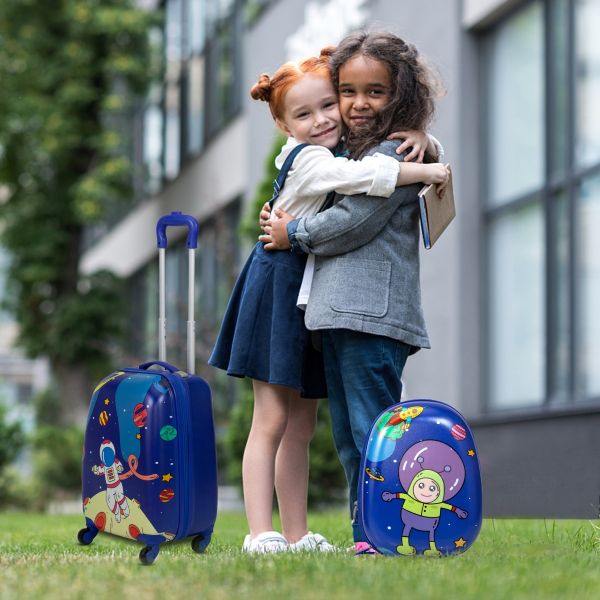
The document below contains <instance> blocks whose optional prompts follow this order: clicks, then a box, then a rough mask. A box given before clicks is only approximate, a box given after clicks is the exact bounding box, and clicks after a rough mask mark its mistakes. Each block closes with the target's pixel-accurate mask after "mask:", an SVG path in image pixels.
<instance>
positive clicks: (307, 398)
mask: <svg viewBox="0 0 600 600" xmlns="http://www.w3.org/2000/svg"><path fill="white" fill-rule="evenodd" d="M330 53H331V50H330V49H326V50H325V51H324V52H322V54H321V56H319V57H313V58H308V59H306V60H303V61H301V62H298V63H286V64H284V65H283V66H282V67H280V68H279V69H278V70H277V71H276V72H275V74H274V75H273V77H272V78H269V76H268V75H266V74H263V75H261V76H260V78H259V80H258V82H257V83H256V84H255V85H254V86H253V87H252V89H251V92H250V93H251V95H252V97H253V98H254V99H256V100H262V101H265V102H268V104H269V108H270V110H271V114H272V116H273V118H274V120H275V123H276V125H277V127H278V128H279V129H280V130H281V131H283V132H284V133H285V134H287V135H288V136H289V139H288V142H287V143H286V144H285V145H284V147H283V149H282V151H281V153H280V154H279V156H278V157H277V159H276V161H275V164H276V165H277V167H279V168H280V169H281V171H280V177H279V178H278V181H277V183H276V186H275V188H276V189H275V194H274V197H275V198H276V199H277V204H276V206H277V207H279V208H282V209H284V210H286V211H289V212H292V213H293V214H295V215H296V216H303V215H306V216H308V215H314V214H316V213H317V212H318V211H319V209H320V208H321V207H322V206H323V204H324V202H325V200H326V196H327V194H328V193H329V192H332V191H336V192H339V193H342V194H359V193H364V194H367V195H371V196H379V197H381V196H383V197H389V196H390V195H391V194H392V193H393V192H394V190H395V187H396V186H397V185H405V184H409V183H416V182H423V183H443V182H445V181H446V180H447V172H446V169H445V167H444V166H443V165H441V164H429V165H422V164H418V163H402V164H400V163H399V162H398V161H397V160H396V159H394V158H392V157H389V156H370V157H365V158H364V159H363V160H360V161H353V160H348V159H347V158H345V157H342V156H336V155H335V154H336V150H337V148H338V145H339V142H340V139H341V137H342V133H343V129H344V125H343V121H342V118H341V116H340V111H339V106H338V96H337V93H336V90H335V89H334V87H333V84H332V81H331V72H330V68H329V55H330ZM411 139H413V140H414V141H415V143H417V142H418V143H420V144H421V145H424V141H423V140H424V139H426V134H424V133H422V132H412V138H411ZM284 183H285V185H284ZM305 264H306V254H303V253H299V254H296V253H290V252H278V251H275V252H267V251H265V250H264V247H263V244H262V243H261V242H258V243H257V244H256V246H255V248H254V250H253V251H252V254H251V255H250V257H249V258H248V260H247V262H246V264H245V266H244V268H243V270H242V272H241V273H240V275H239V278H238V280H237V282H236V284H235V287H234V290H233V292H232V294H231V298H230V300H229V305H228V307H227V310H226V313H225V316H224V318H223V322H222V325H221V330H220V332H219V336H218V339H217V342H216V345H215V348H214V350H213V352H212V355H211V357H210V359H209V363H210V364H211V365H213V366H216V367H218V368H221V369H224V370H226V371H227V373H228V374H229V375H233V376H237V377H250V378H251V379H252V384H253V390H254V413H253V419H252V426H251V430H250V433H249V436H248V441H247V444H246V448H245V451H244V458H243V468H242V477H243V488H244V503H245V508H246V515H247V518H248V525H249V529H250V533H249V534H248V535H247V536H246V539H245V541H244V545H243V549H244V551H247V552H252V553H254V552H280V551H288V550H292V551H298V550H316V551H323V552H327V551H331V550H333V549H334V547H333V546H332V545H331V544H330V543H329V542H327V540H326V539H325V538H324V537H323V536H322V535H320V534H313V533H312V532H309V531H308V524H307V506H306V505H307V489H308V447H309V443H310V440H311V438H312V435H313V433H314V429H315V425H316V415H317V400H318V398H324V397H326V395H327V392H326V385H325V377H324V371H323V364H322V356H321V354H320V352H318V351H317V350H315V348H314V347H313V344H312V342H311V336H310V333H309V332H308V330H307V329H306V327H305V325H304V312H303V311H302V310H300V308H298V307H297V306H296V304H297V300H298V294H299V290H300V286H301V283H302V279H303V274H304V270H305ZM274 489H275V491H276V494H277V500H278V505H279V511H280V517H281V523H282V529H283V531H282V533H279V532H276V531H273V522H272V501H273V490H274Z"/></svg>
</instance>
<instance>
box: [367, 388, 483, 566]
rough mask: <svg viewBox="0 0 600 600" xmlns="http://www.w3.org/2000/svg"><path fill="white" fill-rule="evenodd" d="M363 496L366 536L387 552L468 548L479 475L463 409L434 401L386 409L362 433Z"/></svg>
mask: <svg viewBox="0 0 600 600" xmlns="http://www.w3.org/2000/svg"><path fill="white" fill-rule="evenodd" d="M358 502H359V514H361V515H362V520H363V526H364V530H365V533H366V535H367V537H368V539H369V542H370V543H371V544H372V545H373V546H374V547H375V548H376V549H377V550H379V552H381V553H383V554H388V555H395V556H398V555H401V556H413V555H415V554H424V555H426V556H442V555H448V554H455V553H459V552H464V551H466V550H467V549H469V548H470V547H471V546H472V545H473V542H474V541H475V538H476V537H477V535H478V534H479V531H480V529H481V520H482V502H481V475H480V472H479V461H478V457H477V448H476V447H475V441H474V439H473V434H472V433H471V430H470V429H469V426H468V425H467V423H466V422H465V420H464V418H463V417H462V415H461V414H460V413H459V412H458V411H457V410H455V409H454V408H452V407H451V406H449V405H447V404H444V403H443V402H438V401H436V400H408V401H404V402H401V403H399V404H396V405H394V406H391V407H390V408H388V409H387V410H385V411H384V412H382V413H381V414H380V415H379V416H378V417H377V419H376V420H375V422H374V423H373V425H372V426H371V429H370V431H369V434H368V435H367V437H366V439H365V448H364V451H363V456H362V464H361V479H360V488H359V494H358Z"/></svg>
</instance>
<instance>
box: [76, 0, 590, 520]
mask: <svg viewBox="0 0 600 600" xmlns="http://www.w3.org/2000/svg"><path fill="white" fill-rule="evenodd" d="M164 5H165V14H166V25H165V29H164V31H162V32H157V40H158V42H157V43H161V44H162V45H163V47H164V52H165V57H166V65H167V68H166V77H165V81H164V83H163V85H159V86H156V88H155V89H153V90H152V91H151V93H150V94H149V98H148V103H147V105H146V107H145V110H144V111H143V113H142V114H141V115H140V117H139V119H138V120H137V121H136V125H135V127H133V128H132V130H133V131H134V137H135V140H134V142H135V143H134V144H133V147H134V148H136V149H137V150H136V152H137V155H136V157H137V158H136V160H137V162H138V164H139V165H140V166H141V167H142V168H143V170H144V171H143V172H144V173H145V175H144V177H142V180H141V182H140V183H139V189H140V190H141V191H140V201H139V202H138V204H137V205H136V207H135V208H134V209H133V210H132V211H130V212H129V213H127V214H123V215H118V217H117V218H116V219H115V220H114V222H112V223H111V225H110V227H106V228H105V229H104V230H103V231H99V232H96V234H95V235H94V236H92V237H91V238H90V239H91V240H92V241H91V242H90V244H89V247H88V249H87V251H86V253H85V255H84V257H83V261H82V269H83V270H85V271H93V270H95V269H97V268H100V267H108V268H111V269H113V270H114V271H116V272H117V273H118V274H120V275H122V276H124V277H126V278H127V279H128V280H129V282H130V286H129V287H130V291H131V307H132V317H131V335H130V339H131V348H130V353H131V357H132V360H133V359H138V358H139V359H140V360H141V359H146V358H147V357H149V356H152V355H153V354H155V339H156V315H157V307H156V279H157V274H156V267H155V262H156V251H155V240H154V237H153V228H154V224H155V221H156V219H157V218H158V217H159V216H160V215H161V214H164V213H166V212H169V211H171V210H182V211H184V212H189V213H191V214H194V215H195V216H196V217H198V219H199V221H200V228H201V243H200V251H199V254H198V257H199V266H198V285H197V289H196V297H197V314H198V315H199V317H198V327H197V330H198V332H199V336H198V357H199V359H198V363H199V364H198V367H199V371H200V372H202V373H204V374H206V376H207V377H208V378H209V379H210V380H211V383H212V384H213V386H214V390H215V398H216V403H217V404H218V405H219V406H221V407H225V408H226V407H227V406H229V405H230V403H231V402H232V401H233V399H234V396H235V386H233V385H232V384H231V382H230V381H228V380H227V378H226V377H221V376H219V375H218V374H215V373H211V372H210V371H209V370H208V369H207V368H206V367H205V366H204V364H205V359H206V357H207V356H208V353H209V351H210V348H211V345H212V343H213V341H214V336H215V334H216V330H217V328H218V325H219V321H220V318H221V316H222V313H223V310H224V308H225V304H226V302H227V297H228V293H229V291H230V289H231V286H232V284H233V281H234V280H235V276H236V274H237V272H238V271H239V268H240V266H241V264H242V263H243V260H244V259H245V256H246V253H247V251H248V246H249V243H248V242H244V241H243V240H242V239H241V238H240V236H239V235H238V229H237V228H238V224H239V222H240V219H241V218H242V215H243V214H245V212H246V211H247V210H248V208H249V206H250V203H251V200H252V198H253V196H254V190H255V189H256V187H257V185H258V183H259V182H260V180H261V179H262V178H263V175H264V172H265V164H264V163H265V159H266V157H268V155H269V154H270V152H271V149H272V144H273V138H274V126H273V122H272V120H271V117H270V114H269V112H268V110H267V108H266V106H265V105H264V104H262V103H257V102H253V101H252V100H251V99H250V98H249V95H248V90H249V88H250V86H251V85H252V84H253V83H254V82H255V81H256V78H257V77H258V75H259V74H260V73H262V72H272V71H273V70H274V69H275V68H276V67H277V66H278V65H279V64H281V63H282V62H283V61H285V60H287V59H288V58H297V57H299V56H302V55H307V54H314V53H316V52H318V50H319V49H320V47H322V46H324V45H327V44H332V43H336V42H337V41H339V39H341V37H342V36H343V35H344V34H345V33H346V32H347V31H349V30H351V29H355V28H359V27H361V26H365V27H367V28H369V29H373V28H380V29H388V30H391V31H393V32H394V33H396V34H398V35H400V36H401V37H403V38H405V39H406V40H408V41H411V42H412V43H414V44H415V45H416V46H417V48H419V50H420V51H421V53H422V54H423V55H425V56H426V57H427V58H428V60H429V62H430V63H432V64H433V65H435V67H436V68H437V70H438V71H439V73H440V74H441V76H442V79H443V81H444V84H445V88H446V92H447V93H446V95H445V96H444V97H443V98H442V99H441V100H440V101H439V104H438V111H437V117H436V120H435V122H434V124H433V126H432V133H434V134H435V135H436V137H438V139H440V140H441V141H442V142H443V144H444V147H445V151H446V157H447V159H448V160H449V161H450V162H451V164H452V167H453V173H454V181H455V197H456V200H457V213H458V214H457V218H456V220H455V222H454V223H453V225H452V226H451V227H450V228H449V230H448V231H447V232H446V233H445V234H444V236H443V237H442V238H441V239H440V241H439V242H438V243H437V244H436V246H435V247H434V248H433V249H432V250H430V251H423V253H422V257H421V270H422V271H421V281H422V292H423V302H424V310H425V316H426V321H427V324H428V329H429V333H430V338H431V341H432V349H431V350H428V351H421V352H419V353H417V355H415V356H414V357H412V358H411V359H410V360H409V363H408V365H407V368H406V371H405V383H406V395H407V396H408V397H432V398H437V399H441V400H444V401H446V402H448V403H450V404H452V405H454V406H456V407H457V408H458V409H459V410H461V411H462V412H463V413H464V414H465V415H466V417H467V419H469V421H470V422H471V423H472V424H473V426H474V431H475V436H476V440H477V443H478V453H479V458H480V461H481V465H482V469H483V477H484V508H485V512H486V514H487V515H489V516H492V515H496V516H502V515H520V516H548V517H596V516H597V515H598V509H599V496H600V452H599V450H600V448H599V446H600V435H598V431H599V429H600V368H599V367H600V361H599V357H600V316H599V313H598V311H597V310H595V308H596V306H598V304H600V248H599V245H600V244H599V242H597V241H596V240H597V238H596V236H595V235H594V234H593V232H594V230H595V229H596V225H600V131H599V130H600V116H598V111H597V110H595V107H596V102H598V101H599V100H600V42H599V41H598V39H599V38H598V36H597V35H596V31H598V25H600V5H599V4H598V3H597V2H595V1H594V0H462V1H461V0H424V1H421V2H410V1H408V0H403V1H398V0H352V1H350V0H345V1H341V0H246V1H243V0H166V2H165V3H164ZM172 247H173V248H172V250H171V251H170V252H168V253H167V256H168V261H169V262H168V265H169V273H170V277H171V279H170V283H169V294H170V295H171V302H169V307H170V308H169V310H170V314H169V315H168V317H169V318H168V323H169V325H168V326H169V349H170V352H171V355H170V358H172V359H173V360H174V361H175V360H177V361H181V359H182V357H181V350H178V348H179V349H181V348H185V344H183V343H182V336H183V334H184V332H185V306H184V300H185V298H186V294H185V285H186V282H185V273H186V270H185V253H184V247H183V245H182V244H181V240H177V238H173V244H172ZM597 303H598V304H597Z"/></svg>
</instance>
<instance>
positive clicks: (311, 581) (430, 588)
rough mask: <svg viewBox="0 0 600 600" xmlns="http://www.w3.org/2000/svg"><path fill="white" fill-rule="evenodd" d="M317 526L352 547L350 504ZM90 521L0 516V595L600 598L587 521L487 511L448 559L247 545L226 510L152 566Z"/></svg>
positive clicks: (237, 520) (315, 521)
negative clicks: (85, 532) (462, 548)
mask: <svg viewBox="0 0 600 600" xmlns="http://www.w3.org/2000/svg"><path fill="white" fill-rule="evenodd" d="M310 524H311V527H312V528H313V529H314V530H315V531H320V532H322V533H324V534H326V535H327V537H328V538H330V540H331V541H332V542H334V543H335V544H337V545H339V546H341V547H346V546H349V545H350V537H349V536H350V528H349V523H348V521H347V519H346V517H345V515H344V514H342V513H338V512H336V513H320V514H314V515H311V520H310ZM82 526H83V518H81V517H76V516H75V517H72V516H46V515H37V514H36V515H29V514H20V513H3V514H0V598H2V599H4V598H7V599H8V598H10V599H11V600H12V599H13V598H17V599H18V598H27V599H30V598H31V599H35V598H44V599H50V600H52V599H54V598H57V599H60V600H66V599H69V598H89V599H93V600H103V599H104V598H111V599H113V598H114V599H118V600H123V599H127V600H128V599H130V598H133V599H136V600H145V599H153V598H160V599H161V600H163V599H164V600H176V599H187V598H202V599H213V598H215V599H216V598H219V599H220V598H223V599H228V600H229V599H234V598H266V599H268V600H271V599H278V598H286V599H287V600H296V599H303V598H324V599H326V600H333V599H337V598H339V599H344V600H354V599H363V598H364V599H369V600H378V599H380V598H387V599H390V600H392V599H394V600H396V599H397V600H404V599H407V600H421V599H428V598H435V599H437V598H440V599H444V600H446V599H454V598H456V599H461V600H462V599H468V598H474V599H477V600H488V599H495V598H507V599H516V598H523V599H525V598H527V599H528V600H530V599H538V598H544V599H545V598H560V599H561V600H562V599H565V598H577V599H578V600H581V599H587V598H590V599H597V598H600V530H598V529H597V524H596V523H592V522H590V521H543V520H514V519H513V520H486V521H485V522H484V526H483V528H482V532H481V535H480V536H479V538H478V539H477V541H476V542H475V544H474V545H473V548H472V549H470V550H469V551H468V552H466V553H465V554H462V555H458V556H454V557H449V558H442V559H427V558H424V557H416V558H400V557H398V558H388V557H375V558H372V557H362V558H354V557H353V556H351V555H350V554H346V553H338V554H335V555H317V554H313V555H310V554H305V555H278V556H260V557H254V556H248V555H244V554H242V553H241V551H240V544H241V540H242V537H243V534H244V532H245V520H244V516H243V515H237V514H222V515H220V516H219V518H218V520H217V524H216V527H215V534H214V537H213V541H212V543H211V545H210V546H209V548H208V550H207V552H206V553H205V554H203V555H198V554H195V553H193V552H192V550H191V548H190V545H189V543H188V542H182V543H175V544H166V545H164V547H163V549H162V550H161V552H160V555H159V556H158V558H157V560H156V562H155V563H154V565H152V566H150V567H144V566H142V565H141V564H140V562H139V560H138V554H139V551H140V549H141V544H136V543H133V542H127V541H123V540H120V539H116V538H111V537H110V536H107V535H99V536H98V537H97V538H96V539H95V540H94V543H93V544H92V545H91V546H80V545H78V544H77V542H76V534H77V531H78V530H79V529H80V528H81V527H82Z"/></svg>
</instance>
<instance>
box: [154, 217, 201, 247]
mask: <svg viewBox="0 0 600 600" xmlns="http://www.w3.org/2000/svg"><path fill="white" fill-rule="evenodd" d="M178 226H182V227H186V226H187V228H188V236H187V241H186V246H187V247H188V248H197V247H198V221H196V219H194V217H192V216H191V215H185V214H183V213H182V212H180V211H173V212H172V213H171V214H170V215H164V216H163V217H161V218H160V219H159V220H158V223H157V224H156V245H157V247H158V248H166V247H167V227H178Z"/></svg>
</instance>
